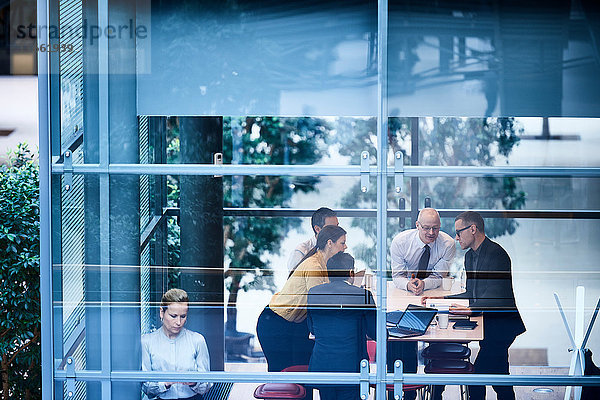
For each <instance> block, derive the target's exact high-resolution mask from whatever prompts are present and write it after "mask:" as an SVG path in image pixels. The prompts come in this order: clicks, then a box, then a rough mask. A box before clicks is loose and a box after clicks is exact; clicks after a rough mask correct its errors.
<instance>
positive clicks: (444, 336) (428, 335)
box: [386, 280, 483, 342]
mask: <svg viewBox="0 0 600 400" xmlns="http://www.w3.org/2000/svg"><path fill="white" fill-rule="evenodd" d="M463 291H464V289H461V287H460V282H458V281H457V280H455V282H454V283H453V285H452V288H451V289H450V290H443V289H442V288H441V287H439V288H435V289H430V290H426V291H424V292H423V294H422V295H420V296H416V295H414V294H413V293H411V292H409V291H407V290H403V289H398V288H396V286H394V282H393V281H388V282H387V310H386V311H388V312H389V311H397V310H400V311H404V310H405V309H406V307H408V305H409V304H417V305H421V298H422V297H423V296H428V297H429V296H433V297H435V296H448V295H451V294H457V293H462V292H463ZM451 304H459V305H463V306H468V305H469V301H468V300H467V299H430V300H429V301H428V303H427V306H428V307H432V308H437V306H439V305H442V306H449V305H451ZM451 318H452V317H451ZM470 319H471V321H476V322H477V326H476V327H475V329H473V330H462V329H453V328H452V326H453V325H454V322H455V321H453V320H452V319H450V323H449V324H448V328H447V329H441V328H439V327H438V326H437V324H433V322H432V324H430V325H429V327H428V328H427V332H425V334H424V335H420V336H412V337H406V338H395V337H390V338H389V339H388V340H403V341H418V342H472V341H479V340H483V317H482V316H481V315H480V316H477V317H471V318H470ZM434 321H435V320H434Z"/></svg>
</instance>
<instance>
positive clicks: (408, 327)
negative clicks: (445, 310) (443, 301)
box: [388, 304, 437, 338]
mask: <svg viewBox="0 0 600 400" xmlns="http://www.w3.org/2000/svg"><path fill="white" fill-rule="evenodd" d="M435 314H437V310H436V309H434V308H427V307H421V306H417V305H415V304H409V305H408V307H407V308H406V311H404V312H403V313H402V316H401V317H400V320H399V321H398V323H397V324H396V326H393V327H390V328H388V334H389V335H390V336H394V337H399V338H404V337H410V336H419V335H423V334H424V333H425V332H426V331H427V328H428V327H429V324H430V323H431V321H432V320H433V318H434V317H435Z"/></svg>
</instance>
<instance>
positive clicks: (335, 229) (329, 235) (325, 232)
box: [288, 225, 346, 278]
mask: <svg viewBox="0 0 600 400" xmlns="http://www.w3.org/2000/svg"><path fill="white" fill-rule="evenodd" d="M345 234H346V231H345V230H344V229H343V228H340V227H339V226H336V225H325V226H324V227H323V229H321V232H319V234H318V235H317V245H316V246H315V247H313V248H312V249H311V250H310V251H309V252H308V253H306V255H305V256H304V257H302V260H300V262H299V263H298V264H296V266H295V267H294V268H293V269H292V270H291V271H290V274H289V276H288V278H289V277H290V276H292V274H293V273H294V271H295V270H296V268H298V265H300V264H302V262H304V260H306V259H307V258H308V257H311V256H313V255H314V254H315V253H316V252H317V250H323V249H325V246H327V242H329V241H330V240H331V241H332V242H337V241H338V240H339V238H341V237H342V236H344V235H345Z"/></svg>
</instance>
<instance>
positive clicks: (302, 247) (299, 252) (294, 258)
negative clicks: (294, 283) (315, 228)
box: [287, 236, 317, 272]
mask: <svg viewBox="0 0 600 400" xmlns="http://www.w3.org/2000/svg"><path fill="white" fill-rule="evenodd" d="M316 245H317V237H316V236H311V237H310V239H308V240H306V241H304V242H302V243H300V244H299V245H298V246H296V248H295V249H294V251H293V253H292V254H291V255H290V258H289V260H288V264H287V267H288V271H290V272H291V271H292V269H294V267H295V266H296V265H298V263H299V262H300V260H302V258H303V257H304V256H305V255H306V253H308V252H309V251H311V250H312V248H313V247H315V246H316Z"/></svg>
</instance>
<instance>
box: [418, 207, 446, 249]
mask: <svg viewBox="0 0 600 400" xmlns="http://www.w3.org/2000/svg"><path fill="white" fill-rule="evenodd" d="M441 224H442V222H441V220H440V214H439V213H438V212H437V211H436V210H435V209H433V208H424V209H422V210H421V211H420V212H419V217H418V218H417V229H418V230H419V238H420V239H421V241H422V242H423V243H425V244H431V243H433V242H435V240H436V239H437V237H438V235H439V233H440V227H441Z"/></svg>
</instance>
